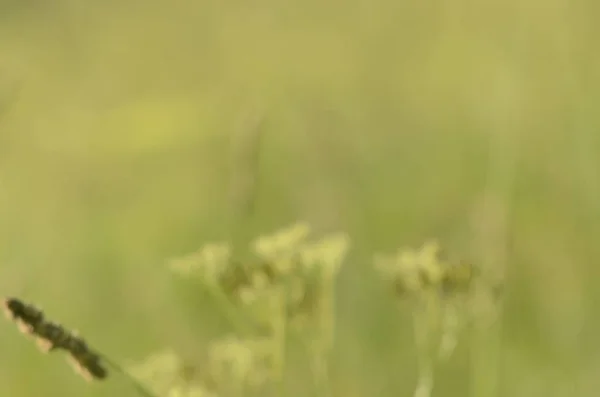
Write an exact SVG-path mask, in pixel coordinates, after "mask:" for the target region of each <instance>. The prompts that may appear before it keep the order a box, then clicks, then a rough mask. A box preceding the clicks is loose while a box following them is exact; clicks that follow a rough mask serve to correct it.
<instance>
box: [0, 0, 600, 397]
mask: <svg viewBox="0 0 600 397" xmlns="http://www.w3.org/2000/svg"><path fill="white" fill-rule="evenodd" d="M599 4H600V3H598V2H596V1H593V0H574V1H564V0H545V1H540V0H481V1H460V0H459V1H448V0H431V1H415V0H406V1H391V0H368V1H367V0H347V1H338V0H330V1H315V0H303V1H298V0H288V1H277V0H256V1H251V2H248V1H240V0H225V1H216V0H205V1H191V0H173V1H164V0H150V1H137V0H122V1H93V0H89V1H83V0H54V1H38V0H25V1H17V0H2V1H0V287H1V288H2V293H3V294H5V295H17V296H21V297H24V298H25V299H27V300H30V301H33V302H36V303H38V304H39V305H40V306H41V307H42V308H43V309H45V310H46V311H47V312H48V313H51V314H52V316H53V317H55V318H56V319H58V320H60V321H62V322H63V323H65V324H66V325H69V326H72V327H74V328H77V329H79V331H80V332H81V333H82V334H83V335H85V336H86V337H87V338H88V339H89V340H90V341H92V342H93V344H95V345H96V346H98V347H99V348H101V349H103V350H104V351H105V352H106V353H107V354H109V355H111V356H113V357H114V358H115V359H117V360H118V361H121V362H124V363H127V362H129V361H131V360H139V359H142V358H143V357H144V356H145V355H147V354H150V353H152V352H154V351H156V350H159V349H161V348H163V347H165V346H172V347H174V348H175V349H177V350H178V351H181V352H182V353H187V354H192V355H193V352H194V351H199V350H201V349H202V348H204V347H205V345H206V342H207V341H208V340H210V338H212V337H214V336H215V335H216V334H218V332H220V331H221V330H222V328H223V327H224V325H223V324H221V321H220V320H219V317H218V315H217V314H216V313H215V312H214V310H212V309H211V303H210V301H208V300H207V298H206V297H205V296H204V295H202V294H201V293H200V292H198V291H196V290H195V289H194V287H193V286H192V285H190V284H189V283H185V282H181V281H178V280H176V279H174V277H173V276H172V275H171V274H169V272H168V271H167V269H166V267H165V263H166V261H167V260H168V259H170V258H173V257H177V256H181V255H184V254H187V253H190V252H192V251H194V250H196V249H197V248H199V247H200V246H201V245H202V244H204V243H205V242H208V241H217V240H224V239H229V240H231V241H234V242H235V244H236V246H239V247H243V245H244V244H245V243H246V242H247V241H248V239H249V238H251V237H252V236H254V235H258V234H261V233H266V232H270V231H273V230H276V229H278V228H280V227H283V226H286V225H289V224H290V223H292V222H295V221H297V220H306V221H308V222H310V223H311V224H312V225H313V226H314V228H315V230H316V232H317V234H318V233H320V232H325V231H331V230H344V231H347V232H348V233H349V234H350V236H351V238H352V241H353V249H352V252H351V254H350V257H349V259H348V261H347V263H346V265H345V267H344V269H343V271H342V273H341V275H340V284H339V289H338V318H337V321H338V333H337V342H336V343H337V345H336V354H335V360H334V371H333V378H334V380H333V383H334V392H335V393H336V395H339V396H388V395H389V396H392V395H393V396H409V395H410V394H411V392H412V389H413V387H414V382H415V377H416V369H415V351H414V350H415V349H414V346H413V342H412V334H411V325H410V315H409V314H408V313H399V312H398V311H397V310H396V308H395V306H394V305H393V302H392V301H391V299H390V297H389V295H387V291H386V290H385V289H384V287H383V286H382V284H381V282H380V280H379V279H378V277H377V275H376V274H374V272H373V271H372V269H371V263H370V260H371V256H372V254H373V253H375V252H382V251H384V252H389V251H392V250H395V249H396V248H397V247H399V246H402V245H411V244H419V243H420V242H421V241H422V240H423V239H425V238H428V237H439V238H441V239H442V241H443V242H444V243H445V244H446V245H447V246H448V247H449V249H450V250H453V251H454V252H456V253H459V254H461V255H464V256H465V257H469V258H472V259H473V260H476V261H479V262H480V263H486V264H488V266H489V267H492V268H494V269H496V270H498V274H501V275H504V277H505V279H506V289H505V303H504V312H503V315H502V317H501V323H500V324H501V326H500V327H499V328H500V331H501V339H502V348H501V350H500V354H499V355H497V356H494V357H490V361H493V363H492V365H491V367H492V368H496V369H497V371H498V372H497V375H498V377H499V386H498V387H497V388H496V390H495V391H496V392H497V395H501V396H511V397H518V396H528V397H534V396H544V397H552V396H557V397H558V396H561V397H562V396H565V397H566V396H595V395H597V393H598V388H599V387H600V380H599V379H600V378H598V376H600V343H599V342H598V337H597V335H598V334H599V332H600V323H599V322H598V317H597V316H596V315H595V313H596V312H597V311H598V309H597V307H596V303H597V302H598V299H600V294H599V293H598V290H599V288H598V287H599V286H600V284H599V280H600V278H599V277H598V276H599V275H600V271H599V270H598V268H597V258H598V257H599V254H600V252H599V251H600V247H599V248H597V245H596V243H597V238H598V236H600V175H599V170H600V168H599V167H600V161H599V156H600V132H599V127H600V112H599V111H598V109H599V106H600V51H599V50H598V48H597V40H598V39H600V27H597V26H596V22H597V17H598V15H600V5H599ZM259 138H260V139H259ZM468 339H469V337H468V335H467V336H465V337H464V338H463V340H462V342H463V343H462V344H461V345H460V346H459V349H458V351H457V353H456V356H455V358H454V359H452V360H451V362H450V363H448V364H446V365H444V366H442V367H441V368H439V377H438V380H439V382H438V384H437V386H436V387H437V388H436V390H435V392H434V395H435V396H464V395H466V392H467V390H468V388H469V386H468V385H469V384H470V383H472V382H473V379H472V377H473V376H474V375H473V373H472V369H471V368H470V366H469V364H470V362H471V360H472V357H473V356H472V355H471V354H470V353H469V351H468V350H469V347H468V343H467V342H468ZM62 361H63V358H61V357H59V356H58V357H54V356H48V357H41V356H40V355H39V353H38V352H37V351H36V349H35V348H34V346H32V344H31V343H29V342H28V341H26V340H25V339H24V338H22V337H20V336H19V335H18V333H17V332H16V330H15V329H14V327H13V326H12V325H11V324H10V323H8V322H5V323H3V324H2V325H1V326H0V395H2V396H11V397H26V396H39V395H44V396H46V395H48V396H50V395H56V396H59V395H60V396H70V395H74V396H85V395H89V396H115V395H119V396H130V395H131V396H134V395H135V394H134V393H135V391H134V390H132V389H130V388H128V386H127V384H126V383H125V381H122V380H120V379H119V378H118V377H115V378H114V379H112V380H110V381H109V382H107V383H105V384H99V385H94V386H89V385H86V384H85V383H84V382H83V381H82V380H81V379H79V378H77V377H75V376H73V374H72V372H71V370H70V369H69V368H67V367H66V365H63V363H62ZM58 362H60V364H58ZM291 384H292V386H290V394H291V395H305V394H303V393H302V392H299V391H297V392H296V393H294V390H300V389H301V388H300V386H299V385H297V386H298V389H296V388H295V387H294V386H293V380H292V382H291Z"/></svg>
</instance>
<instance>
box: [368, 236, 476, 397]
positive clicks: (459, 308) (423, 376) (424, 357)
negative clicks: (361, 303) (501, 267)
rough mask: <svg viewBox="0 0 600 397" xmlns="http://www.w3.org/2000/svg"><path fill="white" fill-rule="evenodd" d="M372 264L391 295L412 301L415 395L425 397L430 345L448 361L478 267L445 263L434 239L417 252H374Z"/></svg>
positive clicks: (430, 376)
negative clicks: (382, 253) (391, 289)
mask: <svg viewBox="0 0 600 397" xmlns="http://www.w3.org/2000/svg"><path fill="white" fill-rule="evenodd" d="M374 263H375V268H376V269H377V270H378V271H379V273H380V274H381V275H382V276H383V278H384V279H386V281H387V282H389V283H390V284H391V285H392V286H393V289H394V292H395V294H396V296H397V297H398V298H400V299H402V300H406V299H409V300H411V301H412V302H413V303H414V306H413V309H414V326H415V342H416V345H417V349H418V355H419V357H418V360H419V363H418V364H419V365H418V367H419V368H418V369H419V380H418V383H417V387H416V390H415V394H414V395H415V397H428V396H430V394H431V391H432V388H433V360H434V359H433V358H432V354H433V353H432V349H433V350H434V351H435V350H437V358H438V359H447V358H449V357H450V355H451V354H452V352H453V351H454V349H455V347H456V345H457V342H458V333H459V331H460V328H461V325H462V323H463V320H464V317H465V315H464V314H465V312H467V314H468V312H469V296H470V294H469V292H470V291H471V288H472V286H473V284H474V281H475V279H476V276H477V275H478V270H477V268H476V267H475V266H473V265H472V264H470V263H465V262H457V263H454V262H451V261H449V260H448V259H447V258H445V257H444V255H442V253H441V248H440V245H439V243H438V242H437V241H428V242H426V243H425V244H423V246H422V247H421V248H420V249H417V250H415V249H410V248H408V249H401V250H399V251H398V252H397V253H396V254H395V255H390V256H381V255H380V256H377V257H376V258H375V261H374ZM438 337H439V340H438V339H437V338H438Z"/></svg>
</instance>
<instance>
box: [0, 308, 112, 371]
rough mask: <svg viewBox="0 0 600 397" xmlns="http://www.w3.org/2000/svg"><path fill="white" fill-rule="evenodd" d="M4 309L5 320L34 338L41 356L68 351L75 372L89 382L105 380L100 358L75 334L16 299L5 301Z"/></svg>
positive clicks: (36, 309)
mask: <svg viewBox="0 0 600 397" xmlns="http://www.w3.org/2000/svg"><path fill="white" fill-rule="evenodd" d="M3 307H4V312H5V314H6V316H7V317H8V318H9V319H10V320H11V321H14V322H15V323H16V324H17V327H18V328H19V330H20V331H21V332H23V333H24V334H25V335H28V336H32V337H34V338H35V340H36V342H37V345H38V347H39V348H40V350H41V351H42V352H44V353H48V352H52V351H57V350H62V351H65V352H66V353H67V354H68V356H67V357H68V358H69V361H70V362H71V363H72V364H73V366H74V368H75V370H76V371H77V372H78V373H79V374H81V375H82V376H83V377H84V378H86V379H87V380H89V381H91V380H102V379H104V378H106V376H107V375H108V372H107V370H106V368H105V367H104V365H103V363H102V359H101V357H100V354H98V353H97V352H95V351H94V350H92V349H91V348H90V347H89V346H88V344H87V343H86V342H85V340H84V339H83V338H81V337H79V336H78V335H76V333H74V332H71V331H69V330H67V329H65V328H64V327H63V326H61V325H60V324H58V323H56V322H53V321H49V320H46V318H45V316H44V313H43V312H42V311H41V310H40V309H38V308H36V307H35V306H33V305H30V304H27V303H24V302H23V301H21V300H19V299H17V298H5V299H4V302H3Z"/></svg>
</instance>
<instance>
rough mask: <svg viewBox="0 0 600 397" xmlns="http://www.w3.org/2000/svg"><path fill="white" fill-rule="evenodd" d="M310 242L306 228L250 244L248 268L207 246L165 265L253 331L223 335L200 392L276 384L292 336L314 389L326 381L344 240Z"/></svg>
mask: <svg viewBox="0 0 600 397" xmlns="http://www.w3.org/2000/svg"><path fill="white" fill-rule="evenodd" d="M309 234H310V228H309V227H308V225H306V224H303V223H299V224H296V225H293V226H291V227H289V228H286V229H283V230H280V231H278V232H276V233H274V234H272V235H267V236H261V237H259V238H257V239H256V240H255V241H254V242H252V243H251V244H250V248H251V252H250V253H249V254H250V255H249V256H251V257H252V260H250V261H239V260H235V259H233V258H232V255H231V248H230V246H229V245H228V244H225V243H211V244H206V245H205V246H203V247H202V248H201V249H200V250H198V251H197V252H195V253H193V254H191V255H188V256H186V257H183V258H179V259H176V260H173V261H171V262H170V264H169V267H170V269H171V270H172V271H174V272H175V273H177V274H180V275H183V276H185V277H188V278H195V279H197V280H199V281H200V282H201V283H202V285H204V286H205V287H207V288H208V289H209V290H210V291H211V292H214V293H215V294H217V295H219V296H223V297H225V298H226V300H227V302H228V303H229V304H230V305H231V306H232V307H233V308H234V310H235V311H236V313H239V314H240V316H241V317H243V318H244V319H245V320H249V322H251V323H252V324H251V325H253V326H256V327H253V329H255V331H253V332H250V334H248V333H247V332H246V333H245V334H242V335H229V336H226V337H224V338H223V339H221V340H217V341H214V342H213V343H212V344H211V345H210V346H209V348H208V366H207V368H206V369H205V374H204V378H205V379H204V385H206V384H207V383H212V385H213V387H212V389H211V390H212V391H213V392H215V393H218V395H228V394H230V393H234V395H239V394H241V393H242V390H259V389H260V388H263V387H268V386H272V385H276V384H277V383H278V382H280V381H281V378H282V376H283V372H284V367H285V354H284V351H285V345H286V342H287V341H288V337H289V335H290V334H291V333H292V332H293V333H294V334H295V335H296V336H299V337H300V339H301V340H303V341H304V342H305V345H306V346H308V347H309V350H310V352H311V355H312V359H313V361H312V364H313V369H314V373H315V381H316V382H320V381H319V380H317V379H324V377H325V376H326V367H327V365H326V362H327V358H326V357H327V355H328V351H329V349H330V348H331V343H332V340H333V323H334V309H333V290H334V280H335V276H336V275H337V274H338V271H339V269H340V266H341V264H342V262H343V259H344V257H345V255H346V252H347V250H348V248H349V239H348V237H347V236H346V235H345V234H341V233H340V234H332V235H329V236H326V237H324V238H323V239H320V240H315V241H309ZM140 379H149V378H147V377H143V376H142V377H141V378H140ZM232 389H234V390H232Z"/></svg>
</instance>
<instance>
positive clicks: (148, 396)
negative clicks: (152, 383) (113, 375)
mask: <svg viewBox="0 0 600 397" xmlns="http://www.w3.org/2000/svg"><path fill="white" fill-rule="evenodd" d="M101 357H102V361H103V362H104V363H105V364H106V365H108V366H109V367H111V368H112V369H113V370H114V371H115V372H118V373H119V374H121V375H122V376H123V377H124V378H125V379H127V381H128V382H129V383H130V384H131V385H132V386H133V387H134V388H135V390H136V391H137V392H138V394H139V395H140V396H143V397H160V396H158V395H156V394H154V393H152V392H151V391H150V390H148V389H147V388H146V387H144V385H142V383H140V382H139V381H138V380H137V379H135V378H134V377H133V376H132V375H131V374H129V373H128V372H127V371H126V370H124V369H123V367H121V366H120V365H119V364H117V362H116V361H114V360H112V359H111V358H109V357H108V356H106V355H105V354H101Z"/></svg>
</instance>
